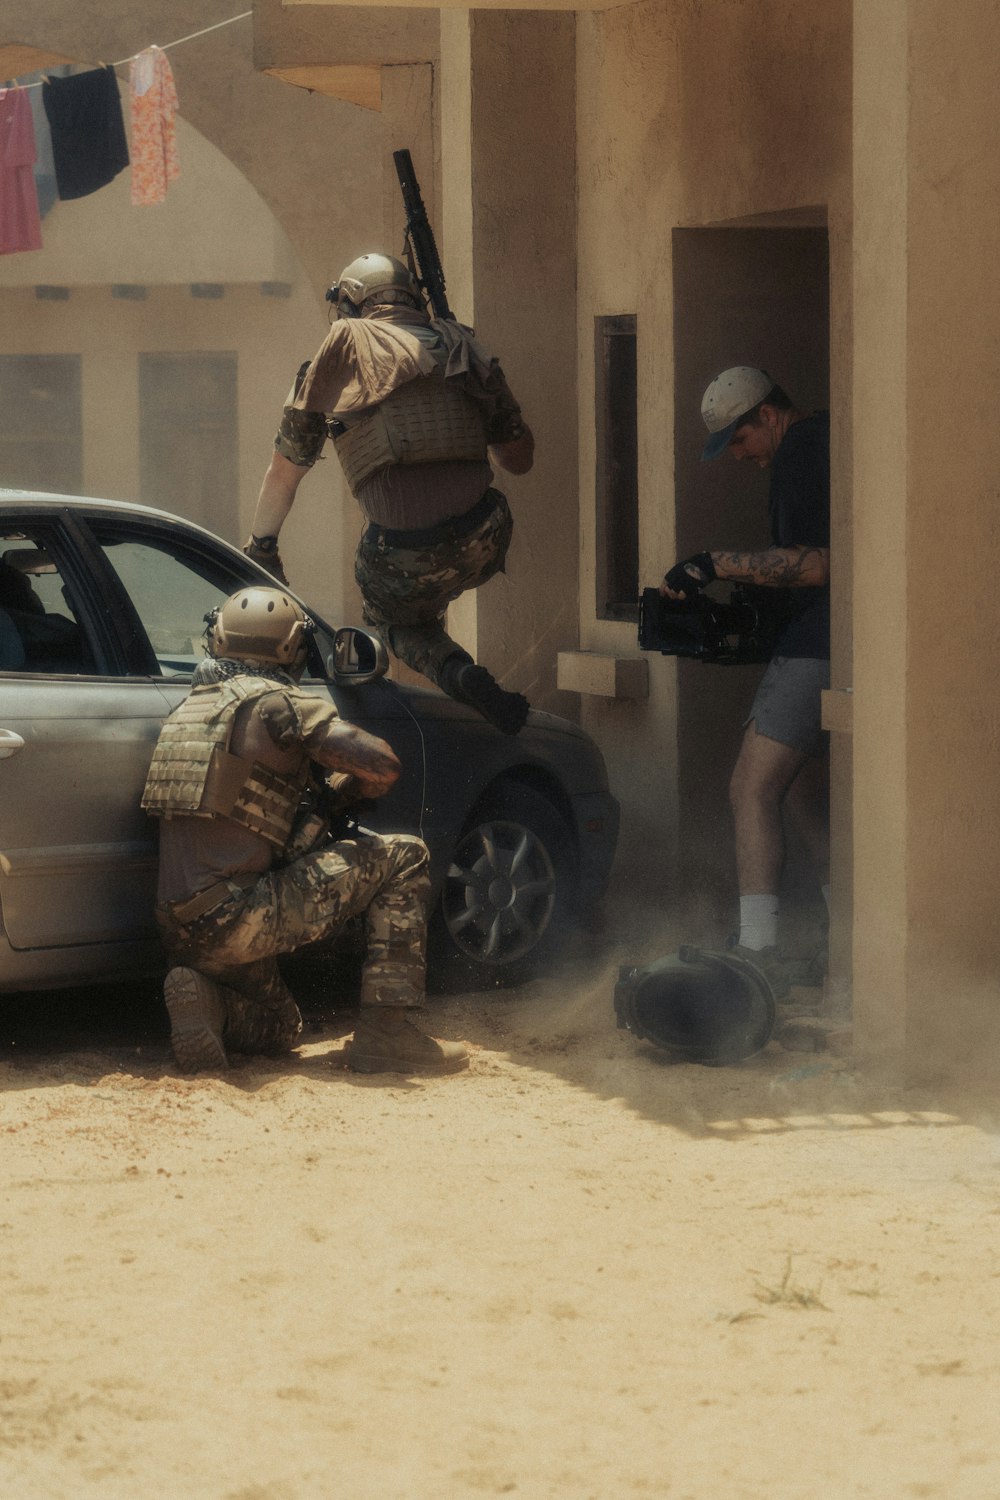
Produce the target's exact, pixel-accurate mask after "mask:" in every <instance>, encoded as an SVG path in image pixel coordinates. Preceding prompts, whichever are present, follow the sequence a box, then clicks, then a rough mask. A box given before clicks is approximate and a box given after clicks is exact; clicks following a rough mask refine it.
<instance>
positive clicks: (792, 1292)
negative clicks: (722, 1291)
mask: <svg viewBox="0 0 1000 1500" xmlns="http://www.w3.org/2000/svg"><path fill="white" fill-rule="evenodd" d="M819 1292H820V1288H819V1286H816V1287H811V1288H810V1287H804V1286H799V1285H798V1283H797V1282H796V1281H795V1280H794V1279H793V1277H792V1257H791V1254H789V1256H788V1258H787V1260H786V1261H785V1270H784V1274H783V1275H782V1278H781V1280H780V1282H779V1283H778V1285H777V1286H764V1285H763V1283H762V1282H759V1281H758V1283H757V1285H756V1288H755V1290H754V1296H755V1297H756V1298H757V1301H758V1302H764V1303H766V1305H767V1306H768V1307H778V1306H780V1307H814V1308H819V1309H820V1310H821V1311H823V1312H829V1311H830V1309H829V1308H828V1307H827V1305H826V1303H825V1302H823V1301H821V1300H820V1295H819Z"/></svg>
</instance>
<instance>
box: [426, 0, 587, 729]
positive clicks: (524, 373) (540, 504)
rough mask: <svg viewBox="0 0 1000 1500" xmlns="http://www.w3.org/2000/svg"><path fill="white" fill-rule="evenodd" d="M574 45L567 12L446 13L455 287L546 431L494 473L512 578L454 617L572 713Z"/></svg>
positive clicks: (534, 696)
mask: <svg viewBox="0 0 1000 1500" xmlns="http://www.w3.org/2000/svg"><path fill="white" fill-rule="evenodd" d="M573 49H574V23H573V18H572V17H571V16H567V15H542V14H537V15H534V14H527V13H496V14H487V13H485V12H479V11H473V12H470V13H469V14H468V15H466V14H464V13H454V14H453V13H449V14H443V15H442V31H441V119H442V131H441V149H442V180H443V192H444V205H445V209H444V214H443V229H444V238H443V250H442V254H443V258H444V262H445V268H446V271H447V274H448V290H449V297H450V299H451V303H452V309H453V311H454V312H455V314H456V316H457V317H459V318H460V319H461V320H463V321H466V322H468V321H473V322H474V324H475V328H476V332H477V334H478V335H479V336H480V337H481V338H482V339H483V341H484V342H485V343H486V344H487V346H488V347H489V348H491V349H492V350H494V351H495V352H496V354H497V355H498V356H499V358H500V360H501V362H502V364H503V368H504V371H505V372H506V374H507V377H508V380H509V382H510V384H511V387H512V389H513V390H514V392H515V394H516V395H517V397H518V400H519V401H520V402H521V405H522V407H523V410H524V413H525V416H526V418H527V420H528V422H529V423H530V425H531V427H532V430H533V431H534V433H535V438H536V457H535V465H534V468H533V469H532V471H531V473H530V474H527V475H524V476H520V477H514V476H507V475H504V474H498V479H497V482H498V484H499V485H500V487H501V489H503V490H504V491H505V492H506V493H507V495H508V497H509V499H510V503H511V508H512V510H513V512H514V516H515V533H514V541H513V544H512V546H511V550H510V553H509V556H508V565H507V574H506V576H504V577H498V578H496V579H494V580H492V581H491V582H490V583H489V584H488V585H487V586H486V587H485V588H483V589H482V590H480V591H479V592H478V594H476V595H475V596H474V597H470V596H466V598H465V599H464V600H462V601H460V603H459V605H458V606H457V607H456V608H454V609H453V610H452V616H453V623H454V624H455V626H456V627H457V629H458V631H459V632H460V635H461V638H462V640H463V642H464V644H466V645H467V646H468V647H469V649H470V650H474V651H477V652H478V656H479V659H480V660H482V661H483V662H485V664H486V665H487V666H489V667H490V668H491V670H493V671H495V672H496V673H497V674H498V675H499V676H500V677H501V678H502V679H503V681H504V683H505V685H507V686H508V687H511V688H516V689H518V690H520V691H522V692H525V693H526V694H527V695H528V696H529V698H530V700H531V702H532V704H533V705H534V706H535V707H536V708H541V709H547V710H550V711H552V712H556V713H564V714H569V715H570V716H575V715H576V713H577V700H576V696H575V695H574V694H569V693H563V692H560V691H559V690H558V688H557V686H556V657H557V653H558V652H559V651H560V650H564V649H566V648H568V647H573V646H575V645H576V643H577V628H578V626H577V570H578V551H577V549H578V540H577V537H578V520H577V495H576V442H577V430H576V403H575V400H574V387H575V382H576V347H575V321H574V309H573V298H572V294H571V288H572V286H573V281H574V253H575V237H576V236H575V228H576V226H575V201H574V194H573V182H574V124H573V122H574V105H573V89H574V64H573ZM515 99H516V101H517V105H516V107H512V101H513V100H515ZM463 120H464V121H466V122H467V123H466V124H465V126H464V128H463V125H462V121H463Z"/></svg>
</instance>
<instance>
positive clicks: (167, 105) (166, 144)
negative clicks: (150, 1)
mask: <svg viewBox="0 0 1000 1500" xmlns="http://www.w3.org/2000/svg"><path fill="white" fill-rule="evenodd" d="M129 106H130V114H131V123H132V142H131V157H132V202H133V204H136V205H140V206H141V205H144V204H150V203H162V202H163V200H164V198H165V197H166V196H167V184H168V183H171V182H175V181H176V180H177V178H178V177H179V176H180V175H181V164H180V159H179V157H178V155H177V134H176V126H175V124H174V116H175V115H176V113H177V90H176V88H175V87H174V75H173V73H172V72H171V69H170V63H169V62H168V61H167V54H166V53H165V52H163V51H162V50H161V49H160V48H159V47H147V48H146V49H145V51H144V52H140V53H139V54H138V56H136V57H133V58H132V61H131V64H130V66H129Z"/></svg>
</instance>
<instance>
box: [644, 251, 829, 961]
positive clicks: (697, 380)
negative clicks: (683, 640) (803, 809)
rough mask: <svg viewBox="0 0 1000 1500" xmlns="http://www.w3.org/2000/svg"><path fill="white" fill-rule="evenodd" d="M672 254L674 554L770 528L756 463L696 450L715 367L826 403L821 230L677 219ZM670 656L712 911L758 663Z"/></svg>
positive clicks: (754, 536) (725, 902)
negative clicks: (701, 224)
mask: <svg viewBox="0 0 1000 1500" xmlns="http://www.w3.org/2000/svg"><path fill="white" fill-rule="evenodd" d="M673 264H674V371H675V384H674V399H675V409H674V422H675V426H674V431H675V459H674V474H675V482H676V496H677V503H676V555H677V557H678V558H682V557H687V556H689V555H690V554H691V553H693V552H698V551H700V550H702V549H703V548H713V547H714V548H720V547H732V548H738V549H750V548H758V547H763V546H766V545H767V544H768V542H769V540H770V537H769V532H768V517H767V490H768V476H767V473H766V472H765V471H761V470H759V469H756V468H752V467H751V466H750V465H748V464H740V465H737V464H736V463H734V462H733V460H732V459H730V458H729V457H728V456H727V455H725V454H723V456H722V457H721V458H719V459H716V460H715V461H714V462H712V463H702V462H701V461H700V455H701V450H702V447H703V445H704V442H705V438H706V436H707V433H706V430H705V426H704V423H703V422H702V419H701V398H702V394H703V392H704V390H705V387H706V386H707V385H708V384H709V382H710V381H711V380H712V379H713V378H714V377H715V376H716V375H718V374H719V373H720V371H722V370H724V369H727V368H728V367H729V366H731V365H759V366H761V367H762V368H764V369H765V370H767V371H768V373H769V374H770V375H772V376H773V377H774V380H775V382H776V383H777V384H779V385H782V386H784V388H785V389H786V390H787V391H788V393H789V395H790V396H791V398H792V400H793V401H794V402H795V404H796V405H797V406H799V407H800V408H801V409H802V410H803V411H813V410H816V409H818V408H821V407H826V406H828V404H829V321H830V320H829V249H828V239H827V232H826V230H825V228H766V229H763V228H756V227H755V228H747V229H741V228H719V229H678V230H675V231H674V235H673ZM678 665H679V682H678V763H679V780H680V786H679V792H680V809H681V811H680V848H681V851H682V859H683V861H684V863H685V866H686V868H685V869H684V871H683V874H684V877H685V884H686V887H687V889H689V890H692V891H697V892H698V893H699V896H700V897H703V898H704V900H705V908H704V910H705V920H706V924H711V923H714V922H720V921H722V920H724V917H725V918H729V917H731V916H732V910H733V907H732V903H733V899H734V894H735V870H734V865H733V846H732V828H731V822H730V816H729V806H728V784H729V775H730V772H731V770H732V766H733V762H734V760H735V758H736V754H737V751H738V749H739V743H740V738H741V736H742V732H743V731H742V725H743V721H744V719H745V718H746V715H747V712H748V710H749V707H750V704H751V701H752V699H753V694H754V691H755V689H756V685H757V682H758V681H759V678H760V675H761V672H762V670H763V669H762V668H760V667H717V666H701V665H699V664H698V663H695V662H685V661H682V662H680V663H679V664H678ZM794 869H795V865H794V861H793V862H792V864H791V865H790V873H794ZM799 873H800V874H801V869H799ZM716 935H717V934H716Z"/></svg>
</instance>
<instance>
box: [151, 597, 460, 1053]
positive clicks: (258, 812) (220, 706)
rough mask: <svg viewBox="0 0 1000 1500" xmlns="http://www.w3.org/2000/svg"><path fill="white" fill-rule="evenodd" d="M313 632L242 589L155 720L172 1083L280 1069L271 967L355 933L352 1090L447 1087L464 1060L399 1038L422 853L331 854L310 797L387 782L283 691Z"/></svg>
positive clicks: (413, 1035)
mask: <svg viewBox="0 0 1000 1500" xmlns="http://www.w3.org/2000/svg"><path fill="white" fill-rule="evenodd" d="M310 628H311V622H310V621H309V620H308V619H307V617H306V616H305V615H304V614H303V612H302V610H301V609H300V608H299V606H298V605H297V604H296V603H295V601H294V600H293V599H291V598H290V597H289V596H288V595H287V594H286V593H284V591H283V590H280V589H270V588H248V589H241V590H240V591H239V592H238V593H236V594H234V595H233V596H232V598H231V599H228V600H227V601H226V603H225V604H224V605H223V606H222V609H221V610H220V611H218V612H217V613H216V615H215V617H214V618H213V619H212V621H211V623H210V627H209V651H210V654H211V658H212V660H211V662H210V663H207V664H206V665H207V667H208V670H204V669H199V672H198V674H196V679H195V684H194V686H193V687H192V690H191V693H190V694H189V696H188V697H187V698H186V699H185V701H184V702H183V703H182V704H181V705H180V707H179V708H177V709H175V710H174V712H173V713H172V714H171V715H170V716H169V717H168V718H167V720H166V722H165V723H164V725H163V729H162V731H161V733H160V738H159V741H158V743H157V746H156V750H155V752H154V754H153V760H152V764H151V765H150V769H149V776H148V778H147V781H146V787H145V791H144V793H143V802H142V805H143V807H144V808H146V810H147V811H148V812H150V813H151V814H152V815H153V816H155V817H157V818H159V819H161V828H160V879H159V890H158V897H159V899H158V904H157V909H156V915H157V923H158V926H159V929H160V934H161V937H162V940H163V943H164V946H165V948H166V950H167V954H168V956H169V959H170V963H171V968H170V971H169V973H168V974H167V978H166V981H165V984H164V998H165V1001H166V1005H167V1010H168V1012H169V1015H170V1023H171V1045H172V1047H173V1051H174V1056H175V1058H176V1059H177V1062H178V1064H179V1066H180V1067H181V1068H182V1069H183V1070H184V1071H185V1072H195V1071H197V1070H199V1069H202V1068H218V1067H225V1066H226V1063H227V1057H226V1049H227V1048H229V1049H231V1050H233V1051H237V1052H279V1053H280V1052H285V1051H288V1050H289V1049H290V1048H291V1047H293V1046H294V1045H295V1042H296V1041H297V1039H298V1036H299V1033H300V1031H301V1029H302V1018H301V1016H300V1015H299V1010H298V1007H297V1005H296V1004H295V1000H294V999H293V997H292V995H291V992H290V991H289V990H288V988H287V986H286V985H285V983H284V981H283V980H282V978H281V975H280V973H279V971H278V965H277V955H278V954H280V953H291V952H293V951H294V950H295V949H296V948H299V947H301V946H303V944H306V943H312V942H316V941H318V940H320V939H322V938H327V937H330V936H332V935H333V934H334V933H336V932H337V931H338V930H339V929H340V928H341V927H343V925H344V923H345V922H346V921H347V920H348V919H349V918H351V917H355V916H361V917H362V918H363V921H364V926H365V930H366V937H367V958H366V961H365V965H364V969H363V972H362V982H361V1013H360V1018H359V1021H358V1025H357V1028H356V1030H355V1033H354V1037H353V1040H352V1042H351V1044H350V1047H349V1049H348V1057H347V1061H348V1065H349V1066H350V1067H351V1068H353V1069H355V1070H356V1071H358V1072H366V1073H375V1072H403V1073H447V1072H454V1071H456V1070H457V1069H458V1068H461V1067H464V1066H465V1065H466V1064H467V1062H468V1054H467V1053H466V1050H465V1048H464V1047H461V1046H460V1045H458V1044H457V1043H453V1042H438V1041H436V1040H435V1039H434V1038H432V1037H429V1036H426V1035H425V1034H424V1033H423V1032H421V1031H419V1030H418V1029H417V1027H416V1026H414V1025H413V1023H412V1020H411V1019H410V1013H411V1012H412V1010H413V1008H414V1007H416V1006H419V1005H421V1004H422V1001H423V996H424V954H425V937H426V905H427V896H428V890H429V880H428V875H427V848H426V846H425V844H424V843H423V841H422V840H421V839H418V838H413V837H411V836H409V835H403V834H389V835H380V834H374V833H368V832H362V831H360V830H358V831H355V832H353V833H352V834H351V836H350V837H348V838H341V839H337V840H336V841H334V840H333V839H332V838H331V837H330V836H329V833H328V826H327V825H326V824H325V823H324V819H323V817H322V816H321V814H320V812H319V810H318V809H319V806H320V799H319V798H317V797H316V796H311V792H312V791H314V790H315V778H316V777H317V775H323V773H329V774H327V775H326V776H325V778H324V779H325V781H326V783H327V786H328V787H333V788H335V789H336V791H337V792H338V793H339V795H340V797H341V799H345V798H349V797H351V796H353V797H355V798H357V797H373V796H380V795H381V794H382V793H384V792H386V791H388V789H389V788H390V787H391V786H392V784H393V783H394V782H395V780H396V778H397V776H398V775H399V762H398V761H397V759H396V757H395V755H394V754H393V752H392V750H391V749H390V748H389V746H388V745H387V744H386V743H385V742H384V741H383V740H380V739H377V738H375V737H374V736H373V735H370V734H366V733H365V732H364V731H363V730H361V729H358V728H356V727H355V726H354V725H351V724H347V723H345V722H344V720H342V719H341V718H340V717H339V716H338V714H337V710H336V708H335V707H334V705H333V703H332V701H331V700H330V699H328V698H322V697H320V696H318V695H316V694H311V693H306V692H304V691H303V690H302V689H301V688H299V687H298V685H297V683H298V677H299V675H300V674H301V671H302V668H303V666H304V664H305V660H306V652H307V641H308V633H309V630H310Z"/></svg>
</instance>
